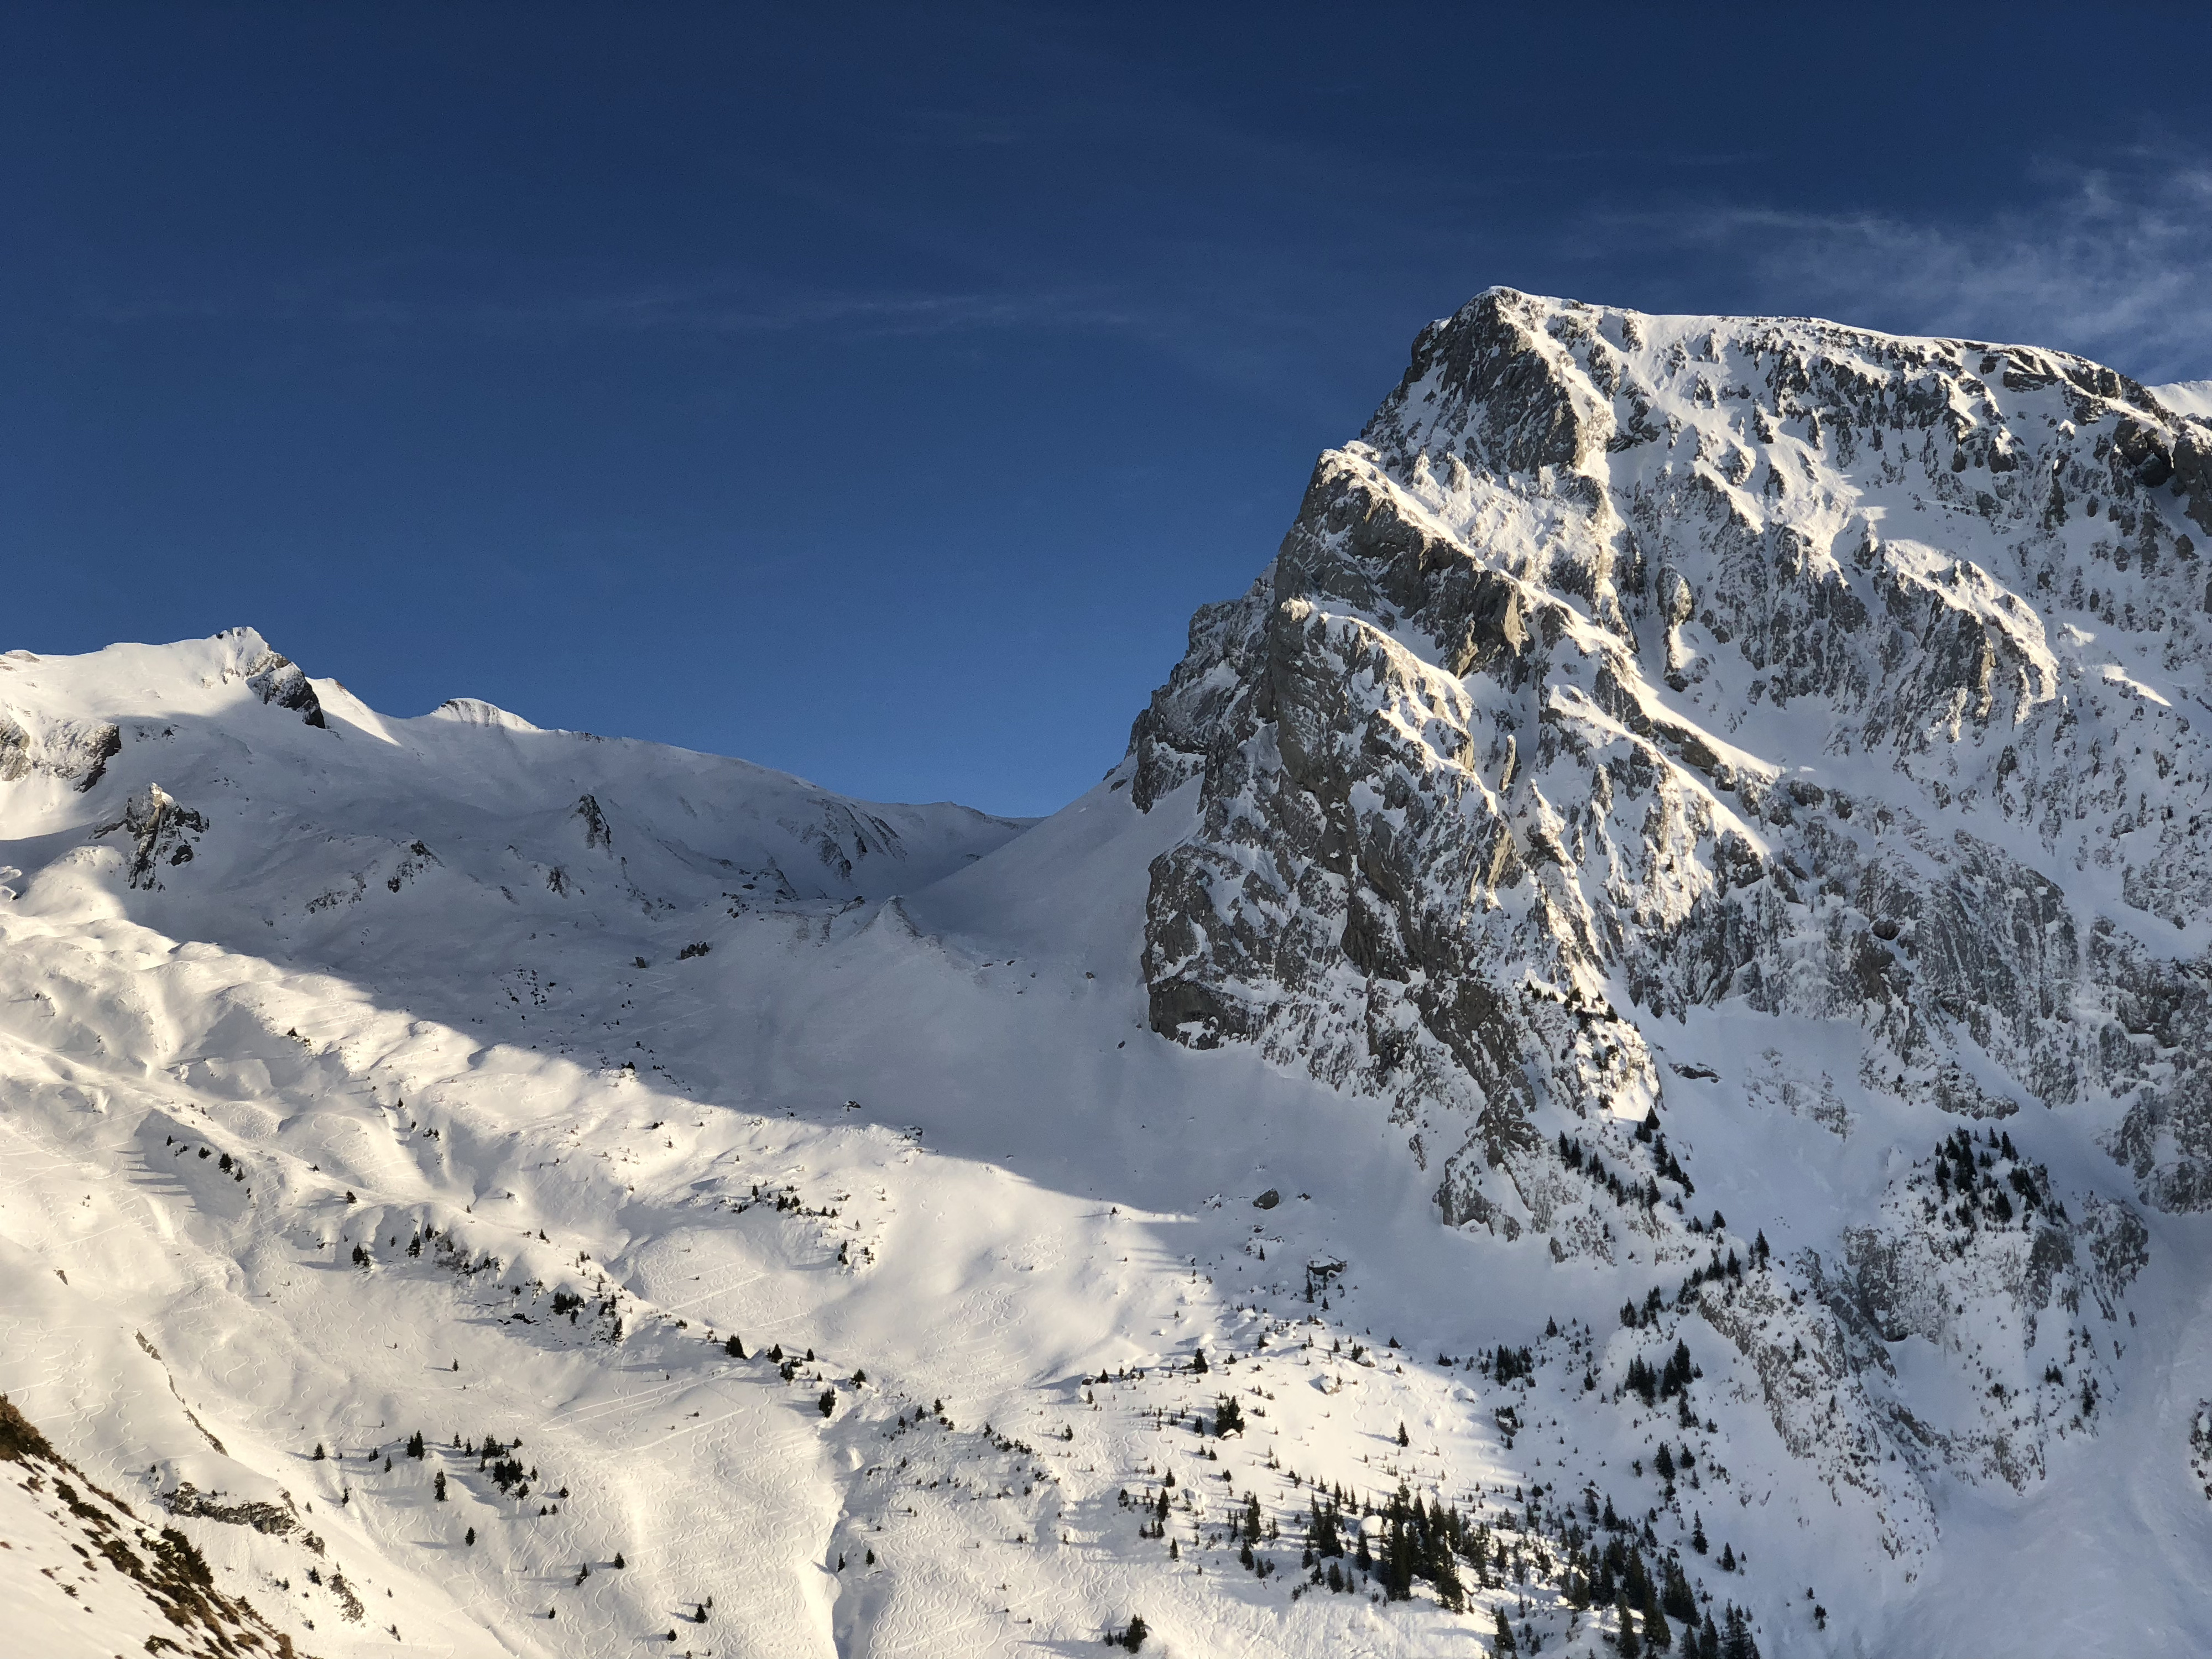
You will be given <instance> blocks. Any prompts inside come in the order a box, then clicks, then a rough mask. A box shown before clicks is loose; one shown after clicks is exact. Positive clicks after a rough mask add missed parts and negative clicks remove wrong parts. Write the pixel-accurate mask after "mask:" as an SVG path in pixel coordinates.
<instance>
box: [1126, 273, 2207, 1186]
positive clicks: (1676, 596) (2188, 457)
mask: <svg viewBox="0 0 2212 1659" xmlns="http://www.w3.org/2000/svg"><path fill="white" fill-rule="evenodd" d="M2208 531H2212V428H2208V427H2207V426H2206V425H2205V424H2204V423H2203V422H2201V421H2197V420H2196V419H2193V418H2191V417H2186V416H2181V415H2179V414H2178V413H2176V412H2175V411H2173V410H2170V409H2167V408H2166V407H2164V406H2163V405H2161V404H2160V402H2159V400H2158V398H2156V397H2155V396H2154V394H2153V393H2151V392H2148V391H2147V390H2146V389H2145V388H2143V387H2142V386H2139V385H2137V384H2136V383H2135V382H2133V381H2131V380H2128V379H2127V378H2126V377H2125V376H2124V375H2120V374H2115V373H2114V372H2113V371H2112V370H2110V369H2107V368H2100V367H2098V366H2097V365H2095V364H2092V363H2088V362H2083V361H2081V359H2078V358H2074V357H2069V356H2063V355H2061V354H2057V353H2052V352H2044V351H2036V350H2031V349H2025V348H2021V347H2002V346H1993V345H1984V344H1979V343H1972V342H1966V341H1954V340H1913V339H1900V338H1895V337H1889V336H1885V335H1880V334H1874V333H1869V332H1867V331H1860V330H1853V329H1845V328H1840V327H1837V326H1834V325H1829V324H1826V323H1820V322H1814V321H1803V320H1748V321H1720V320H1715V319H1706V318H1662V317H1645V316H1640V315H1638V314H1636V313H1630V312H1623V311H1617V310H1609V309H1606V308H1602V307H1593V306H1585V305H1580V304H1575V303H1571V302H1565V301H1548V300H1538V299H1532V298H1530V297H1528V296H1526V295H1520V294H1516V293H1514V292H1512V291H1510V290H1508V289H1492V290H1491V291H1490V292H1488V293H1486V294H1484V295H1481V296H1480V297H1479V298H1477V299H1476V300H1474V301H1473V302H1471V303H1470V304H1469V305H1468V306H1467V307H1465V308H1464V309H1463V310H1462V311H1461V312H1460V313H1458V314H1457V315H1455V316H1454V317H1452V318H1450V319H1448V320H1447V321H1444V322H1442V323H1439V324H1437V325H1435V326H1433V327H1432V328H1431V329H1429V330H1427V331H1425V332H1424V333H1423V334H1422V336H1421V337H1420V338H1419V341H1417V342H1416V343H1415V346H1414V350H1413V362H1412V364H1411V366H1410V367H1409V368H1407V372H1406V376H1405V379H1404V380H1403V381H1402V382H1401V384H1400V386H1399V387H1398V389H1397V390H1396V391H1395V392H1393V393H1392V394H1391V395H1390V397H1389V399H1388V400H1386V401H1385V403H1384V404H1383V407H1382V408H1381V410H1378V411H1377V412H1376V416H1375V417H1374V418H1373V420H1371V421H1370V422H1369V423H1368V426H1367V428H1366V430H1365V431H1364V433H1363V434H1362V435H1361V437H1360V439H1359V441H1358V442H1356V443H1353V444H1351V445H1349V446H1347V447H1346V448H1344V449H1342V450H1333V451H1331V452H1329V453H1327V454H1325V455H1323V456H1322V459H1321V461H1320V463H1319V465H1317V466H1316V469H1315V472H1314V477H1313V482H1312V483H1311V485H1310V487H1309V488H1308V489H1307V492H1306V497H1305V501H1304V505H1303V507H1301V508H1300V510H1299V513H1298V516H1297V521H1296V523H1295V524H1293V526H1291V531H1290V533H1289V535H1288V536H1287V537H1285V539H1284V542H1283V546H1282V549H1281V551H1280V553H1279V556H1278V557H1277V559H1276V561H1275V562H1274V564H1273V566H1272V567H1271V568H1270V569H1269V570H1268V571H1267V574H1265V575H1264V576H1263V577H1261V580H1259V581H1258V582H1256V583H1255V585H1254V586H1253V587H1252V589H1251V590H1250V591H1249V592H1248V593H1246V594H1245V595H1244V596H1243V598H1241V599H1237V600H1235V601H1233V602H1231V603H1230V604H1226V605H1218V606H1215V607H1212V608H1210V609H1209V610H1207V611H1203V612H1201V613H1200V616H1199V617H1198V618H1197V619H1196V620H1195V621H1194V623H1193V624H1192V628H1191V643H1190V651H1189V654H1188V656H1187V657H1186V658H1185V659H1184V660H1183V661H1182V664H1181V665H1178V667H1177V668H1176V671H1175V673H1174V675H1173V677H1172V678H1171V679H1170V682H1169V684H1167V685H1166V686H1165V687H1164V688H1163V689H1162V690H1160V691H1159V692H1158V694H1157V695H1156V696H1154V697H1153V699H1152V705H1151V707H1150V708H1147V709H1146V711H1145V712H1144V714H1142V715H1140V716H1139V719H1138V720H1137V722H1136V726H1135V731H1134V733H1133V752H1134V755H1135V757H1136V761H1137V763H1138V775H1137V778H1136V782H1135V791H1136V798H1137V799H1138V800H1139V804H1140V805H1144V804H1148V803H1150V802H1152V801H1155V800H1158V799H1159V798H1160V797H1162V796H1164V795H1165V794H1167V793H1170V791H1172V790H1174V789H1176V788H1177V787H1180V786H1182V784H1184V783H1185V782H1187V781H1191V780H1194V779H1195V780H1197V781H1198V782H1199V788H1200V811H1201V812H1202V814H1203V818H1204V825H1203V828H1202V829H1201V830H1200V833H1199V834H1198V835H1196V836H1194V837H1193V838H1191V839H1190V840H1189V841H1188V842H1186V843H1185V844H1184V845H1182V846H1180V847H1178V848H1176V849H1175V850H1174V851H1172V852H1171V853H1170V854H1165V855H1164V856H1163V857H1162V858H1161V859H1160V860H1158V862H1157V863H1156V864H1155V865H1154V866H1153V868H1152V894H1151V901H1150V915H1149V922H1148V927H1147V929H1146V978H1147V981H1148V983H1149V985H1150V987H1151V995H1152V1023H1153V1025H1154V1027H1155V1029H1156V1030H1159V1031H1161V1032H1162V1033H1164V1034H1166V1035H1169V1036H1174V1037H1176V1038H1177V1039H1178V1040H1181V1041H1183V1042H1191V1043H1195V1044H1200V1045H1205V1044H1210V1043H1213V1042H1220V1041H1223V1040H1225V1039H1231V1038H1244V1039H1250V1040H1254V1041H1256V1042H1261V1044H1263V1045H1264V1046H1265V1047H1266V1048H1267V1049H1268V1050H1269V1051H1270V1052H1271V1053H1273V1054H1279V1055H1282V1056H1286V1057H1287V1056H1297V1057H1301V1058H1302V1059H1304V1060H1305V1061H1306V1062H1308V1063H1310V1064H1311V1065H1312V1066H1313V1067H1314V1068H1315V1069H1316V1071H1317V1072H1319V1073H1322V1074H1323V1075H1324V1076H1327V1077H1328V1078H1330V1079H1332V1080H1346V1081H1355V1082H1357V1083H1358V1084H1359V1085H1361V1086H1364V1087H1367V1088H1370V1089H1373V1090H1375V1091H1377V1092H1380V1093H1382V1094H1384V1095H1386V1096H1388V1097H1389V1098H1390V1099H1391V1100H1392V1102H1393V1103H1394V1105H1395V1109H1396V1110H1397V1111H1398V1112H1399V1113H1400V1114H1401V1115H1403V1116H1404V1117H1405V1118H1407V1120H1408V1121H1412V1122H1415V1123H1417V1124H1418V1127H1419V1131H1420V1133H1419V1142H1420V1148H1419V1149H1420V1150H1421V1151H1422V1152H1423V1154H1424V1155H1425V1156H1435V1157H1438V1158H1440V1159H1441V1165H1440V1176H1441V1185H1440V1188H1439V1199H1440V1201H1441V1202H1442V1204H1443V1207H1444V1210H1445V1212H1446V1214H1447V1216H1448V1217H1449V1218H1450V1219H1452V1220H1454V1221H1461V1220H1465V1219H1468V1218H1481V1219H1485V1220H1494V1221H1495V1222H1496V1223H1497V1224H1498V1225H1505V1226H1509V1227H1510V1226H1514V1225H1536V1226H1539V1227H1548V1226H1549V1225H1551V1221H1550V1214H1551V1211H1552V1209H1553V1202H1552V1200H1551V1198H1550V1196H1549V1193H1548V1188H1549V1187H1550V1185H1551V1184H1552V1182H1551V1177H1550V1173H1549V1165H1550V1164H1551V1162H1552V1160H1550V1159H1549V1158H1548V1155H1547V1152H1545V1150H1544V1149H1545V1146H1546V1144H1547V1141H1548V1139H1550V1137H1549V1135H1548V1134H1540V1133H1537V1128H1538V1126H1539V1124H1540V1122H1541V1124H1542V1125H1543V1126H1544V1127H1553V1120H1554V1119H1560V1118H1564V1119H1566V1120H1574V1119H1580V1118H1584V1117H1587V1116H1589V1115H1590V1114H1592V1113H1595V1112H1600V1111H1611V1112H1613V1113H1616V1114H1620V1115H1627V1116H1630V1117H1632V1118H1635V1119H1641V1118H1642V1117H1643V1116H1644V1114H1645V1112H1646V1111H1647V1110H1648V1109H1650V1107H1651V1106H1652V1105H1654V1104H1655V1103H1660V1102H1662V1100H1663V1097H1664V1088H1663V1079H1662V1077H1661V1075H1660V1073H1659V1072H1658V1070H1657V1069H1656V1066H1655V1065H1654V1063H1653V1060H1652V1057H1651V1054H1650V1047H1649V1044H1648V1042H1647V1041H1646V1029H1647V1027H1648V1026H1649V1024H1650V1022H1651V1021H1653V1020H1657V1019H1664V1018H1669V1017H1672V1016H1676V1015H1679V1014H1680V1012H1681V1011H1682V1009H1683V1008H1684V1007H1685V1006H1686V1005H1689V1004H1713V1003H1717V1002H1720V1001H1722V1000H1725V999H1729V998H1742V999H1744V1000H1747V1002H1748V1003H1749V1004H1750V1005H1751V1006H1753V1007H1755V1008H1759V1009H1762V1010H1766V1011H1771V1012H1800V1013H1805V1014H1810V1015H1815V1016H1838V1015H1840V1016H1843V1017H1845V1018H1850V1019H1853V1020H1855V1021H1857V1023H1858V1024H1860V1025H1861V1026H1862V1027H1863V1030H1864V1032H1865V1038H1866V1042H1865V1055H1864V1062H1863V1067H1862V1080H1863V1082H1864V1083H1865V1085H1867V1086H1868V1087H1870V1088H1875V1089H1880V1090H1884V1091H1893V1092H1896V1093H1899V1094H1900V1095H1903V1096H1905V1097H1907V1098H1909V1099H1912V1100H1917V1101H1923V1102H1925V1103H1927V1104H1928V1105H1929V1107H1930V1108H1931V1109H1933V1110H1934V1111H1936V1112H1943V1111H1949V1112H1960V1113H1964V1114H1966V1115H1969V1116H1977V1117H1978V1116H1984V1115H2002V1114H2004V1113H2007V1112H2009V1111H2012V1110H2014V1109H2016V1108H2017V1106H2018V1105H2019V1104H2020V1103H2021V1102H2022V1101H2025V1100H2035V1101H2039V1102H2042V1103H2045V1104H2048V1105H2051V1106H2053V1107H2069V1106H2074V1105H2076V1104H2079V1103H2083V1102H2085V1101H2089V1100H2095V1101H2099V1102H2106V1103H2115V1104H2118V1105H2121V1106H2123V1107H2124V1115H2123V1117H2122V1119H2121V1121H2120V1122H2119V1125H2118V1128H2117V1131H2116V1133H2115V1135H2114V1139H2113V1143H2112V1146H2113V1151H2114V1152H2115V1154H2116V1155H2118V1156H2120V1157H2122V1158H2125V1159H2126V1160H2127V1161H2128V1163H2129V1164H2130V1168H2131V1169H2132V1170H2134V1172H2135V1174H2136V1176H2138V1177H2139V1179H2140V1181H2141V1182H2142V1194H2143V1196H2144V1197H2145V1198H2146V1199H2148V1200H2150V1201H2152V1202H2154V1203H2158V1204H2161V1205H2165V1206H2182V1207H2201V1206H2203V1205H2204V1204H2206V1203H2207V1202H2212V1164H2208V1163H2207V1155H2208V1151H2212V1146H2208V1137H2212V1092H2208V1079H2207V1077H2206V1075H2205V1073H2204V1072H2203V1068H2202V1065H2201V1060H2202V1054H2201V1052H2200V1051H2198V1049H2197V1047H2196V1045H2193V1044H2192V1043H2191V1042H2190V1041H2188V1033H2189V1032H2190V1031H2191V1029H2192V1025H2193V1023H2194V1022H2197V1021H2199V1020H2201V1018H2202V1010H2203V1000H2204V995H2205V992H2204V963H2203V944H2204V940H2203V939H2202V938H2201V937H2199V932H2198V927H2197V918H2198V916H2199V915H2200V914H2201V912H2202V910H2203V902H2204V897H2205V895H2206V893H2207V891H2208V884H2212V842H2208V841H2207V839H2206V838H2205V837H2203V836H2201V835H2200V834H2199V833H2198V829H2199V826H2200V817H2199V814H2198V811H2197V803H2198V802H2199V801H2201V799H2202V797H2203V790H2204V781H2205V779H2206V778H2207V777H2208V776H2212V756H2208V754H2207V752H2206V748H2205V743H2204V738H2203V734H2201V733H2197V732H2195V731H2194V730H2193V722H2192V720H2191V709H2192V706H2193V705H2196V700H2195V696H2194V692H2195V690H2196V689H2197V686H2198V685H2199V684H2200V683H2201V679H2202V675H2201V672H2200V670H2199V667H2198V664H2199V661H2200V659H2201V656H2202V653H2203V648H2204V641H2205V638H2206V622H2205V613H2206V611H2207V610H2208V608H2212V583H2208V580H2207V574H2208V573H2207V566H2206V564H2205V562H2204V561H2203V559H2201V558H2200V556H2199V553H2198V548H2197V538H2199V537H2201V536H2203V535H2204V534H2206V532H2208ZM2160 685H2163V686H2165V687H2166V690H2163V691H2161V690H2159V689H2157V688H2158V687H2159V686H2160ZM2195 711H2196V712H2197V713H2200V714H2201V713H2202V712H2203V710H2202V707H2201V705H2196V708H2195ZM1930 1121H1931V1122H1933V1121H1936V1119H1935V1118H1934V1117H1933V1116H1931V1119H1930Z"/></svg>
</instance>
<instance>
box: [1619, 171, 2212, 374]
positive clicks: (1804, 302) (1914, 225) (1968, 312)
mask: <svg viewBox="0 0 2212 1659" xmlns="http://www.w3.org/2000/svg"><path fill="white" fill-rule="evenodd" d="M2059 182H2060V183H2061V184H2062V185H2063V188H2062V189H2060V190H2057V191H2054V192H2053V193H2052V194H2051V197H2049V198H2048V199H2047V200H2046V201H2045V202H2044V203H2042V204H2039V205H2038V206H2036V207H2035V208H2034V209H2033V210H2012V211H2008V212H2004V213H2001V214H1996V215H1992V216H1989V217H1987V218H1985V219H1983V220H1981V221H1980V222H1927V221H1914V220H1910V219H1905V218H1899V217H1895V216H1885V215H1880V214H1873V213H1862V214H1838V215H1820V214H1802V213H1785V212H1780V211H1777V210H1771V209H1766V208H1760V207H1728V208H1704V209H1699V210H1692V211H1689V212H1684V213H1674V214H1666V215H1651V214H1640V215H1635V216H1612V217H1610V218H1608V219H1607V220H1606V221H1604V222H1602V223H1603V226H1604V228H1605V229H1606V230H1607V231H1609V232H1610V233H1612V235H1613V236H1614V237H1619V236H1621V235H1634V236H1636V237H1638V238H1640V239H1644V240H1646V242H1647V245H1648V243H1649V241H1650V240H1660V241H1662V242H1666V243H1671V244H1674V245H1677V246H1689V245H1697V244H1703V245H1705V246H1709V247H1722V248H1726V249H1728V250H1729V251H1731V252H1735V253H1736V254H1737V255H1738V256H1739V257H1740V258H1741V259H1742V260H1743V262H1744V268H1745V269H1746V270H1748V271H1749V272H1750V273H1751V274H1752V275H1753V277H1754V278H1755V280H1756V283H1757V286H1758V287H1759V289H1762V290H1763V291H1765V292H1766V293H1769V294H1772V295H1777V296H1791V298H1792V299H1793V300H1795V301H1796V303H1795V304H1794V306H1793V307H1792V308H1794V309H1797V310H1801V311H1807V312H1820V313H1823V314H1826V315H1831V316H1834V317H1836V318H1838V319H1840V320H1842V321H1844V322H1850V323H1861V324H1880V325H1887V326H1890V327H1893V328H1897V329H1899V330H1902V331H1909V332H1912V333H1918V334H1935V335H1946V336H1953V337H1960V336H1963V337H1972V338H1976V339H1998V340H2004V341H2018V342H2028V343H2035V344H2038V345H2045V346H2054V347H2057V348H2060V349H2066V350H2071V351H2075V352H2078V353H2080V354H2081V355H2083V356H2089V357H2093V358H2095V359H2097V360H2099V361H2100V362H2107V363H2110V364H2111V365H2112V366H2113V367H2115V368H2120V369H2123V370H2124V371H2126V372H2127V373H2130V374H2134V375H2136V377H2137V378H2139V379H2142V380H2146V381H2149V382H2154V383H2155V382H2158V381H2161V380H2179V379H2186V378H2191V377H2197V376H2203V375H2205V374H2212V166H2209V165H2204V164H2191V165H2188V166H2183V167H2167V168H2165V169H2163V170H2160V171H2155V172H2154V171H2150V170H2148V169H2145V168H2137V169H2135V170H2098V171H2078V172H2073V173H2068V174H2064V175H2060V176H2059Z"/></svg>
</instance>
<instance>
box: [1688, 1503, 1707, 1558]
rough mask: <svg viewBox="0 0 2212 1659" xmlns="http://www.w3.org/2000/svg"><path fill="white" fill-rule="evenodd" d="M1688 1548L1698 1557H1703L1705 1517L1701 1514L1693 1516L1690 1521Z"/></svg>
mask: <svg viewBox="0 0 2212 1659" xmlns="http://www.w3.org/2000/svg"><path fill="white" fill-rule="evenodd" d="M1690 1547H1691V1548H1692V1549H1693V1550H1695V1551H1697V1553H1699V1554H1700V1555H1703V1554H1704V1553H1705V1547H1706V1539H1705V1516H1704V1514H1703V1513H1702V1512H1700V1513H1699V1514H1697V1515H1695V1516H1692V1519H1691V1522H1690Z"/></svg>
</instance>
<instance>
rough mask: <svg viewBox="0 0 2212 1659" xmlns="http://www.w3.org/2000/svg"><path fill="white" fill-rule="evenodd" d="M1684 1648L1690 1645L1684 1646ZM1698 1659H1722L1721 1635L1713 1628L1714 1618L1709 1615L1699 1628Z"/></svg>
mask: <svg viewBox="0 0 2212 1659" xmlns="http://www.w3.org/2000/svg"><path fill="white" fill-rule="evenodd" d="M1682 1645H1683V1646H1684V1647H1687V1646H1688V1645H1689V1644H1688V1643H1684V1644H1682ZM1698 1659H1721V1633H1720V1632H1719V1631H1717V1630H1716V1629H1714V1628H1713V1616H1712V1614H1711V1613H1707V1614H1706V1615H1705V1623H1704V1624H1702V1625H1700V1626H1699V1627H1698Z"/></svg>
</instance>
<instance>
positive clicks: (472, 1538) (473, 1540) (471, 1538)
mask: <svg viewBox="0 0 2212 1659" xmlns="http://www.w3.org/2000/svg"><path fill="white" fill-rule="evenodd" d="M462 1542H464V1543H465V1544H466V1545H467V1546H468V1547H470V1548H471V1549H474V1548H475V1547H477V1529H476V1528H474V1527H471V1528H469V1534H468V1536H467V1537H466V1538H465V1539H464V1540H462Z"/></svg>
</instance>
